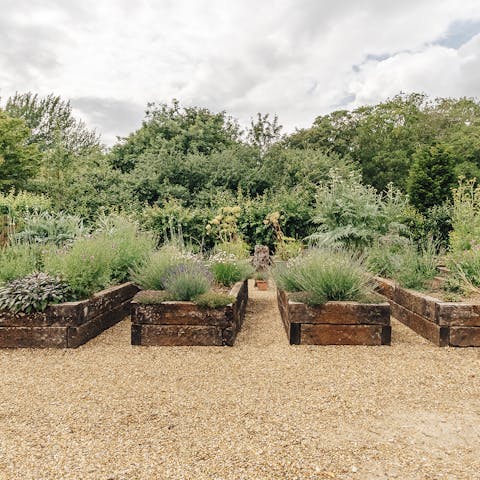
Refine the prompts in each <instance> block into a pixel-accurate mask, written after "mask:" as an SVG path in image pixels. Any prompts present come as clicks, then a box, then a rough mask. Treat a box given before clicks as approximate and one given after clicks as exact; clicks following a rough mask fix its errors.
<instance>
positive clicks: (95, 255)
mask: <svg viewBox="0 0 480 480" xmlns="http://www.w3.org/2000/svg"><path fill="white" fill-rule="evenodd" d="M115 257H116V251H115V249H114V248H113V247H112V242H111V240H110V239H109V238H107V237H106V236H104V235H100V236H98V237H90V238H79V239H77V240H76V241H75V242H74V243H73V245H72V247H71V248H70V249H68V250H56V251H50V252H48V253H47V254H46V255H45V257H44V269H45V271H46V272H48V273H50V274H53V275H61V276H62V277H63V278H64V279H65V280H66V282H67V283H68V284H69V285H70V288H71V290H72V294H73V296H74V297H75V298H76V299H83V298H87V297H89V296H90V295H91V294H92V293H94V292H97V291H99V290H102V289H104V288H105V287H107V286H108V285H110V283H111V281H112V277H113V270H112V266H113V265H114V262H115Z"/></svg>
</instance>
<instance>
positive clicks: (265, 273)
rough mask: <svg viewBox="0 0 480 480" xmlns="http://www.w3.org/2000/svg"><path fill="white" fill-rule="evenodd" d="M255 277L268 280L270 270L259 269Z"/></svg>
mask: <svg viewBox="0 0 480 480" xmlns="http://www.w3.org/2000/svg"><path fill="white" fill-rule="evenodd" d="M253 278H255V280H264V281H267V280H268V271H266V270H257V271H256V272H255V273H254V275H253Z"/></svg>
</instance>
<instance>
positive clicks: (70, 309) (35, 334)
mask: <svg viewBox="0 0 480 480" xmlns="http://www.w3.org/2000/svg"><path fill="white" fill-rule="evenodd" d="M137 292H138V287H137V286H136V285H134V284H133V283H131V282H129V283H124V284H122V285H118V286H115V287H110V288H108V289H106V290H103V291H101V292H98V293H95V294H94V295H92V297H91V298H89V299H88V300H82V301H78V302H65V303H59V304H56V305H50V306H48V307H47V308H46V310H45V311H43V312H34V313H15V314H14V313H10V312H7V311H4V310H2V311H0V347H11V348H18V347H32V348H76V347H79V346H80V345H83V344H84V343H86V342H87V341H88V340H90V339H91V338H93V337H96V336H97V335H99V334H100V333H101V332H103V331H104V330H106V329H107V328H110V327H111V326H112V325H115V324H116V323H117V322H119V321H120V320H122V319H123V318H124V317H125V316H127V315H129V314H130V307H131V304H130V301H131V299H132V298H133V296H134V295H135V294H136V293H137Z"/></svg>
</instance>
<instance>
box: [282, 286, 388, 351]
mask: <svg viewBox="0 0 480 480" xmlns="http://www.w3.org/2000/svg"><path fill="white" fill-rule="evenodd" d="M277 299H278V307H279V309H280V315H281V317H282V321H283V325H284V327H285V330H286V332H287V336H288V339H289V341H290V344H291V345H300V344H307V345H390V341H391V327H390V306H389V304H388V303H386V302H385V303H358V302H327V303H325V304H323V305H319V306H310V305H307V304H305V303H302V302H296V301H292V300H291V299H289V296H288V293H286V292H285V291H283V290H280V289H279V290H277Z"/></svg>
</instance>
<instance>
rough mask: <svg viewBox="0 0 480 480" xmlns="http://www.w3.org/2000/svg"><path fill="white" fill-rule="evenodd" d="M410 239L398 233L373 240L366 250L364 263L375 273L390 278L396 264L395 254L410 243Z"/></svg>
mask: <svg viewBox="0 0 480 480" xmlns="http://www.w3.org/2000/svg"><path fill="white" fill-rule="evenodd" d="M410 243H411V242H410V240H409V239H408V238H406V237H401V236H399V235H385V236H382V237H379V238H378V239H376V240H375V242H374V243H373V245H372V246H371V247H370V248H369V249H368V250H367V257H366V264H367V266H368V268H369V270H370V271H371V272H372V273H374V274H375V275H380V276H382V277H389V278H391V277H392V276H393V275H394V272H395V268H396V266H397V263H398V261H397V258H396V257H397V256H398V255H399V254H400V252H401V251H402V249H404V248H406V247H408V246H409V245H410Z"/></svg>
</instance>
